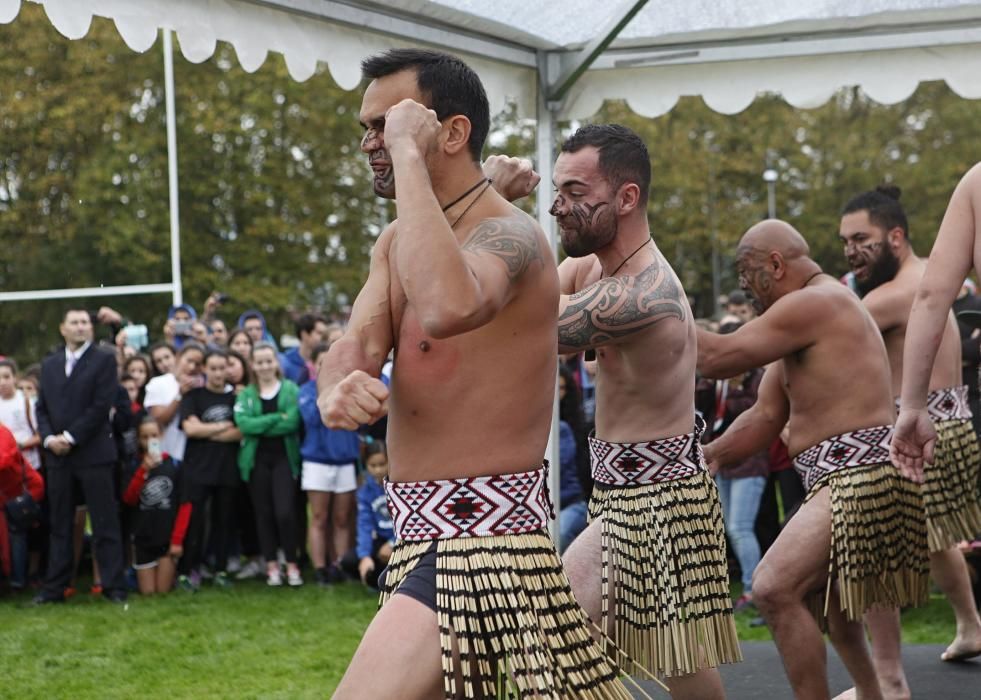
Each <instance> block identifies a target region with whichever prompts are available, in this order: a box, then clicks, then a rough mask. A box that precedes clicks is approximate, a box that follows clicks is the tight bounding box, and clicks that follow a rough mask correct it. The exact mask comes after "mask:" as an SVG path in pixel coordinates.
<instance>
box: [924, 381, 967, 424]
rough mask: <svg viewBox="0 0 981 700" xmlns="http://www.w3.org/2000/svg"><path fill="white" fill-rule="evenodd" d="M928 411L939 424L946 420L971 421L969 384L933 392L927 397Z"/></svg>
mask: <svg viewBox="0 0 981 700" xmlns="http://www.w3.org/2000/svg"><path fill="white" fill-rule="evenodd" d="M927 411H929V413H930V418H932V419H933V420H934V421H936V422H937V423H939V422H940V421H945V420H971V404H969V403H968V402H967V384H962V385H960V386H953V387H950V388H948V389H937V390H936V391H931V392H930V395H929V396H927Z"/></svg>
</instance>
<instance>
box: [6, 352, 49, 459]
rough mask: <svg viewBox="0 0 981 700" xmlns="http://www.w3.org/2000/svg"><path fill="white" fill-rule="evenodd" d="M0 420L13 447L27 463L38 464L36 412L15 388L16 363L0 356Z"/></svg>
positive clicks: (28, 399) (39, 437) (38, 436)
mask: <svg viewBox="0 0 981 700" xmlns="http://www.w3.org/2000/svg"><path fill="white" fill-rule="evenodd" d="M0 424H2V425H5V426H6V427H7V429H8V430H10V432H11V433H13V434H14V439H15V440H16V441H17V448H18V449H19V450H20V451H21V452H23V453H24V457H25V458H27V461H28V462H29V463H30V465H31V466H32V467H34V468H35V469H37V468H39V467H40V466H41V453H40V450H39V449H38V445H40V444H41V436H40V435H39V434H38V431H37V416H36V415H35V413H34V405H33V404H32V403H31V400H30V398H28V396H27V395H26V394H24V392H22V391H21V390H20V389H18V388H17V365H16V364H14V361H13V360H10V359H3V360H0Z"/></svg>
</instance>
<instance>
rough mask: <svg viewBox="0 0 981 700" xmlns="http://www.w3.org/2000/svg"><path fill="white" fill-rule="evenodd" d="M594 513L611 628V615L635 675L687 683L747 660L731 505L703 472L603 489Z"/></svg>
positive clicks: (616, 636)
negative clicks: (728, 536) (730, 534)
mask: <svg viewBox="0 0 981 700" xmlns="http://www.w3.org/2000/svg"><path fill="white" fill-rule="evenodd" d="M607 444H615V443H607ZM594 447H595V446H594ZM589 513H590V519H591V520H592V519H595V518H602V525H601V532H602V534H601V537H602V557H603V568H602V572H601V576H602V586H603V588H602V592H603V629H604V630H607V629H609V627H608V623H609V620H610V619H611V618H612V620H613V635H612V639H613V643H614V644H615V645H616V647H617V648H618V649H619V650H620V651H622V652H623V654H624V656H625V659H626V660H625V661H623V663H622V665H623V667H624V669H625V670H626V671H627V672H628V673H631V674H632V675H636V674H638V673H641V672H643V669H646V670H649V671H651V672H653V673H656V674H663V675H665V676H679V675H687V674H691V673H695V672H696V671H698V670H701V669H704V668H708V667H714V666H718V665H719V664H723V663H732V662H736V661H741V660H742V654H741V652H740V649H739V639H738V637H737V635H736V625H735V621H734V619H733V613H732V601H731V599H730V598H729V575H728V567H727V562H726V545H725V529H724V526H723V522H722V506H721V504H720V501H719V493H718V489H717V488H716V485H715V482H714V481H713V480H712V478H711V477H710V476H709V474H708V472H707V471H706V470H705V469H704V467H700V468H699V469H698V470H697V471H696V473H694V474H692V475H690V476H686V477H683V478H680V479H671V480H665V481H653V482H649V483H643V484H638V485H628V486H612V487H608V486H603V485H601V484H599V483H598V484H597V485H596V487H595V488H594V490H593V495H592V498H591V500H590V504H589Z"/></svg>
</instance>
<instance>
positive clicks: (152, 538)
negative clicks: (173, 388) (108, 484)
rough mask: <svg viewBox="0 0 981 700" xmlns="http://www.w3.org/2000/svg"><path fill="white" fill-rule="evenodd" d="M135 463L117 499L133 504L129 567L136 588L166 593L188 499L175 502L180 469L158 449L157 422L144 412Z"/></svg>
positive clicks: (186, 519) (180, 546) (187, 516)
mask: <svg viewBox="0 0 981 700" xmlns="http://www.w3.org/2000/svg"><path fill="white" fill-rule="evenodd" d="M139 436H140V454H141V461H140V468H139V469H137V470H136V474H134V475H133V478H132V480H131V481H130V482H129V486H127V488H126V491H125V493H124V494H123V502H124V503H126V505H129V506H133V507H135V508H136V509H137V510H136V518H135V523H134V526H133V546H134V550H135V553H134V558H133V568H135V569H136V578H137V581H138V582H139V586H140V593H142V594H143V595H151V594H153V593H167V592H168V591H170V589H171V588H172V587H173V585H174V573H175V570H176V563H177V559H178V558H179V557H180V556H181V554H183V551H184V550H183V541H184V534H185V532H186V531H187V525H188V522H189V521H190V519H191V504H190V503H183V504H180V506H178V504H179V503H180V494H181V470H180V469H179V468H178V467H177V465H176V464H174V460H172V459H171V458H170V456H169V455H167V454H166V453H164V452H161V451H160V442H161V431H160V426H159V425H157V422H156V421H155V420H154V419H153V418H152V417H150V416H145V417H144V418H143V421H142V422H141V423H140V429H139Z"/></svg>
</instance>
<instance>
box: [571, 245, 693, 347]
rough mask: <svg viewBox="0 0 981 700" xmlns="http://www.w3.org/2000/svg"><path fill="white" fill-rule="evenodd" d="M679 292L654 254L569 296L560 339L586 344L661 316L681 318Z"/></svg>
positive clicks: (634, 330)
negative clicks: (642, 265) (630, 271)
mask: <svg viewBox="0 0 981 700" xmlns="http://www.w3.org/2000/svg"><path fill="white" fill-rule="evenodd" d="M685 308H686V302H685V300H684V292H683V291H682V289H681V286H680V285H679V284H678V283H677V281H676V280H675V278H674V275H673V274H672V273H671V268H669V267H668V266H667V265H665V264H663V262H662V261H661V260H656V261H655V262H654V263H653V264H651V265H650V266H649V267H648V268H647V269H645V270H644V271H643V272H641V273H640V274H638V275H637V276H636V277H633V278H631V277H606V278H604V279H601V280H600V281H598V282H596V283H595V284H591V285H590V286H588V287H586V288H585V289H583V290H581V291H579V292H576V293H575V294H573V295H572V296H570V297H569V301H568V304H567V306H566V308H565V309H564V311H563V312H562V315H561V316H560V317H559V344H560V345H563V346H566V347H574V348H580V349H585V348H589V347H594V346H596V345H602V344H603V343H606V342H609V341H612V340H617V339H619V338H623V337H625V336H628V335H631V334H632V333H637V332H638V331H642V330H644V329H646V328H649V327H650V326H652V325H654V324H656V323H658V322H659V321H663V320H664V319H666V318H676V319H678V320H679V321H684V320H685V318H686V316H687V314H686V312H685Z"/></svg>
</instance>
